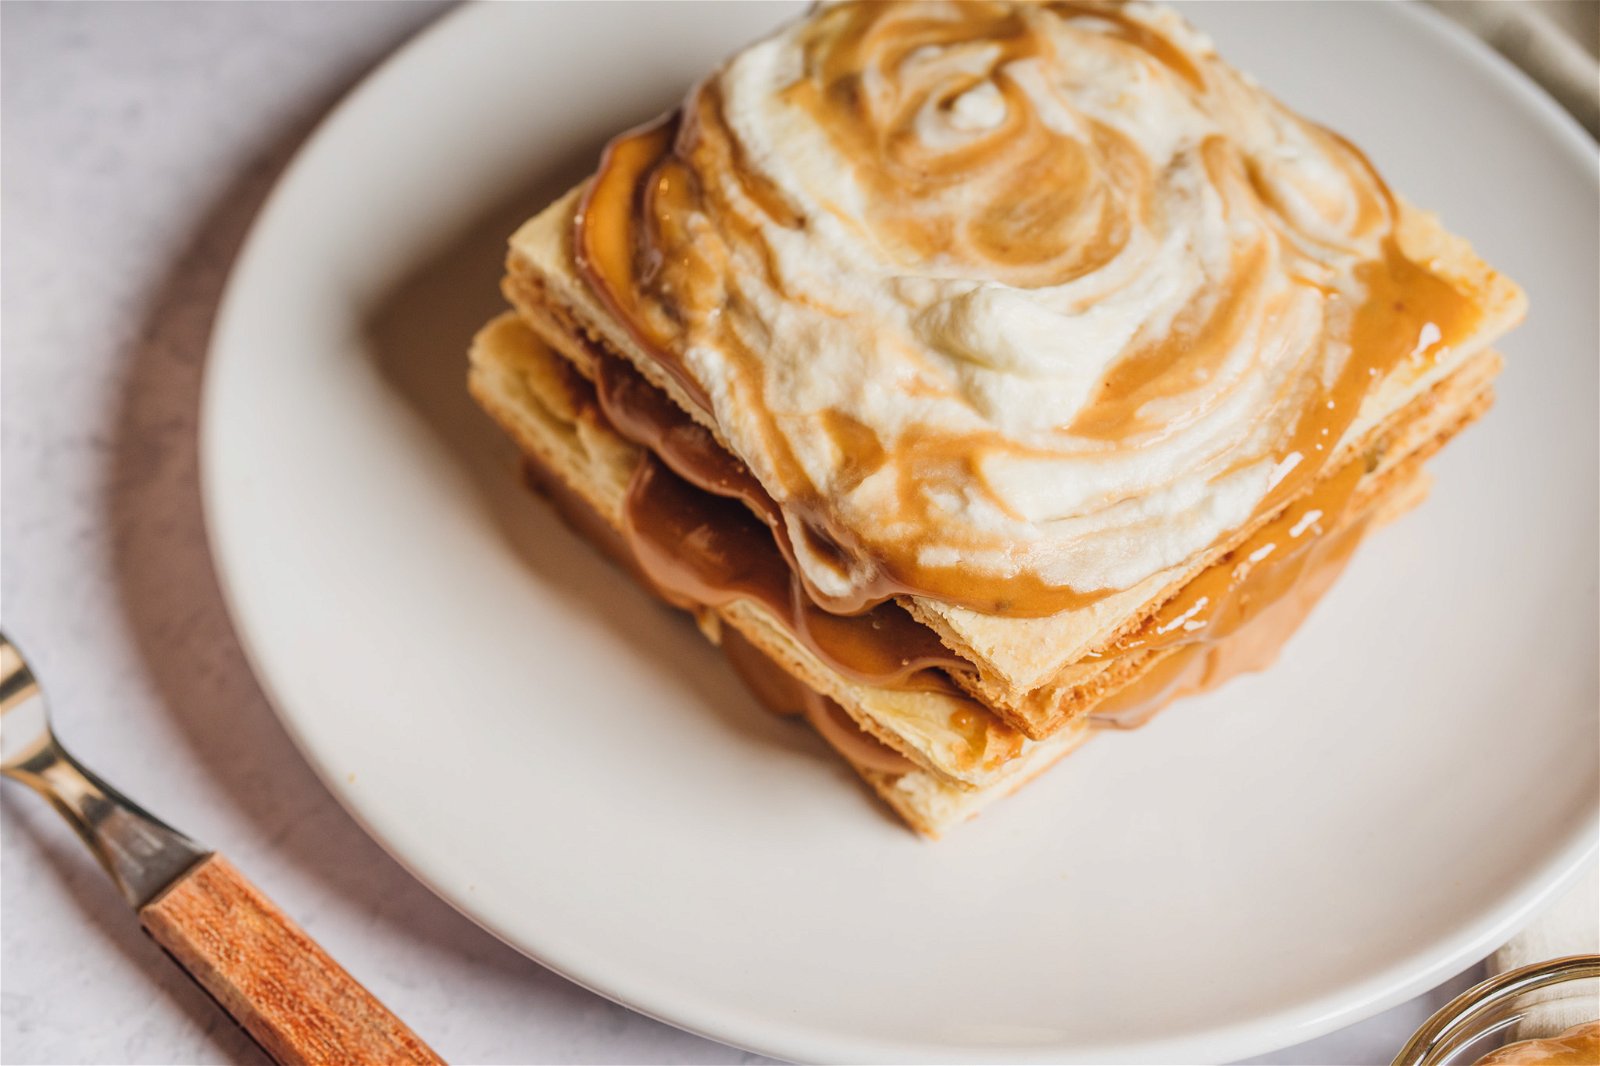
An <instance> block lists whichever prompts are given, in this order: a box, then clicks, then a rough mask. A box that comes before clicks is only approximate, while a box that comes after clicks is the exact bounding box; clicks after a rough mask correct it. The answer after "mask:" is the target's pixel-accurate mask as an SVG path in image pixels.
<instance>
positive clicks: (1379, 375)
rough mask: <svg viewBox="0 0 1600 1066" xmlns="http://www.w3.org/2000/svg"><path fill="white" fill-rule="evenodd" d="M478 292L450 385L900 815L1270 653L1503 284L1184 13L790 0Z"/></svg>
mask: <svg viewBox="0 0 1600 1066" xmlns="http://www.w3.org/2000/svg"><path fill="white" fill-rule="evenodd" d="M505 289H506V292H507V294H508V296H509V297H510V299H511V301H512V303H513V305H514V307H515V308H516V311H517V314H518V316H519V321H501V322H497V323H495V324H493V325H491V326H490V327H489V328H488V329H487V330H486V331H485V333H484V334H483V335H482V336H480V338H479V341H478V343H477V345H476V346H475V348H474V353H473V360H474V362H473V373H472V387H473V390H474V393H475V394H476V395H477V396H478V398H479V399H480V401H482V402H483V404H484V405H485V407H486V408H488V409H489V410H490V412H491V413H492V414H493V415H494V416H495V417H496V418H497V419H498V420H499V421H500V422H501V423H502V424H503V425H505V426H506V428H507V429H508V430H509V431H511V433H512V435H513V436H514V437H515V438H516V439H517V440H518V442H519V444H521V445H522V448H523V450H524V452H525V453H526V454H527V456H528V457H529V459H530V462H531V463H532V464H533V466H534V468H535V470H536V471H537V474H536V476H537V478H538V479H540V480H541V481H542V483H544V484H545V485H546V486H547V488H549V490H550V491H552V492H554V493H556V494H558V495H559V494H562V493H566V494H567V495H568V496H570V497H571V500H570V501H569V502H570V503H571V504H572V506H569V507H568V508H567V510H568V511H569V512H574V511H577V510H583V512H584V513H583V514H582V515H581V516H580V515H576V514H574V515H572V517H574V520H575V521H587V522H588V523H589V527H590V529H591V531H592V533H593V534H594V535H595V536H596V537H599V538H601V539H604V537H605V536H606V535H607V534H606V533H605V531H607V530H609V531H610V535H612V536H615V537H616V538H617V544H620V545H621V546H622V548H619V549H618V550H619V552H620V553H621V555H622V557H624V558H625V559H627V560H628V565H630V566H632V567H633V568H634V569H635V570H636V572H638V573H639V574H640V575H641V577H642V578H643V579H644V580H645V581H646V582H647V583H649V584H651V585H652V587H654V588H656V589H657V591H658V592H661V593H662V594H663V595H664V597H665V598H667V599H668V600H669V601H670V602H673V603H675V604H677V605H678V606H682V607H685V608H688V609H690V610H693V611H695V612H696V613H697V615H698V616H699V617H700V618H701V620H702V626H703V628H704V629H705V630H706V631H707V633H708V635H709V636H711V637H712V638H713V639H720V640H722V641H723V642H724V644H725V645H726V644H729V643H733V642H732V641H730V639H729V637H728V634H729V633H732V632H737V633H738V634H739V635H740V636H739V638H737V643H736V644H735V646H736V647H737V648H739V649H741V650H739V651H736V652H735V653H734V654H735V655H736V656H738V657H740V658H742V659H745V660H752V661H759V662H760V663H762V664H763V665H762V666H761V668H760V671H761V672H762V674H763V676H767V675H772V673H773V670H772V668H773V667H775V668H776V670H777V671H779V672H781V676H782V677H783V678H787V679H791V680H792V681H793V682H796V683H797V684H798V686H799V689H800V690H802V691H804V692H807V693H811V694H813V695H814V696H815V697H816V698H818V699H822V700H824V701H826V702H825V703H823V704H818V706H824V707H826V708H827V713H826V714H824V713H822V712H819V711H816V710H815V709H813V710H812V711H811V712H809V713H808V720H812V721H813V724H817V725H818V728H819V729H820V730H822V731H823V732H824V734H825V735H827V734H828V731H829V730H830V729H832V731H833V732H834V733H836V734H839V735H837V736H832V737H830V740H832V741H833V742H834V743H835V745H836V746H839V747H840V748H841V751H842V752H843V753H844V754H845V755H846V757H847V758H851V760H852V762H853V764H855V765H857V766H858V768H861V769H863V772H864V774H865V775H866V776H868V779H869V781H872V783H873V784H874V785H875V786H877V787H878V788H879V791H880V792H882V793H884V794H885V795H886V796H887V797H888V798H889V799H890V801H891V803H893V804H894V805H895V806H896V808H897V809H898V810H900V811H901V813H902V814H904V815H905V816H906V817H907V819H908V820H909V821H911V822H912V823H913V824H916V825H918V826H919V828H923V829H925V830H933V829H937V828H939V827H940V826H942V825H945V824H948V823H949V822H950V821H952V820H954V819H956V818H958V817H961V816H964V814H965V813H967V811H968V808H969V807H970V806H971V803H970V802H969V803H966V804H963V803H957V802H955V800H957V799H960V800H965V801H972V800H973V799H974V797H983V798H987V797H990V796H992V795H994V794H999V793H1003V792H1004V791H1005V790H1006V789H1008V788H1010V787H1014V786H1015V784H1016V783H1018V782H1019V781H1021V780H1024V779H1026V777H1027V776H1029V775H1031V773H1033V772H1036V770H1037V768H1038V767H1039V766H1042V765H1044V764H1045V763H1047V762H1048V761H1050V759H1051V758H1052V757H1053V756H1055V755H1059V754H1061V753H1062V752H1064V751H1065V750H1067V748H1069V747H1070V746H1071V745H1072V744H1075V743H1077V742H1078V740H1080V739H1081V737H1082V736H1084V735H1086V734H1087V732H1088V731H1089V729H1091V728H1092V727H1093V725H1094V724H1096V723H1097V722H1098V724H1102V725H1104V724H1119V723H1121V724H1126V723H1127V722H1129V721H1131V720H1137V719H1138V718H1139V717H1140V716H1141V715H1143V714H1145V713H1147V712H1148V710H1149V709H1150V708H1151V707H1153V706H1157V705H1159V704H1160V703H1161V702H1163V701H1164V700H1167V699H1170V698H1171V697H1172V696H1173V695H1174V694H1180V693H1182V692H1185V691H1189V690H1192V689H1194V688H1196V687H1200V686H1208V685H1211V684H1215V683H1216V682H1217V681H1219V680H1220V679H1221V678H1223V677H1225V676H1226V675H1227V674H1228V673H1230V672H1233V671H1236V670H1237V669H1242V668H1253V667H1254V666H1258V665H1260V664H1261V662H1263V661H1264V660H1266V659H1269V658H1270V656H1271V654H1272V651H1273V650H1274V649H1275V648H1276V646H1277V645H1278V644H1280V643H1281V641H1282V638H1283V637H1284V636H1286V635H1287V632H1288V631H1289V630H1292V628H1293V625H1294V623H1295V622H1296V621H1297V620H1298V615H1299V614H1303V611H1304V608H1305V606H1306V604H1308V603H1309V601H1310V600H1312V599H1314V598H1315V594H1316V593H1317V592H1320V590H1321V589H1322V588H1324V587H1325V586H1326V584H1327V583H1328V581H1330V580H1331V575H1332V574H1334V573H1336V572H1337V569H1338V566H1339V565H1340V564H1341V563H1342V561H1343V559H1344V558H1345V557H1346V556H1347V555H1348V553H1349V551H1350V550H1351V549H1352V548H1353V546H1354V545H1355V543H1356V542H1357V540H1358V539H1359V538H1360V536H1361V534H1362V531H1364V530H1365V529H1367V528H1370V526H1371V525H1372V524H1373V523H1374V521H1376V520H1378V519H1381V518H1384V517H1387V516H1388V515H1390V514H1392V513H1394V512H1395V511H1397V510H1399V509H1402V508H1403V507H1404V506H1406V505H1407V504H1409V503H1410V502H1412V501H1414V499H1415V498H1416V494H1417V486H1418V485H1419V483H1420V482H1419V475H1418V466H1419V464H1420V462H1421V461H1422V459H1424V458H1426V456H1427V455H1429V454H1431V453H1432V452H1433V451H1434V450H1436V449H1437V448H1438V447H1439V446H1440V445H1441V444H1442V443H1443V442H1444V441H1446V440H1447V439H1448V438H1449V437H1450V436H1451V435H1452V434H1453V433H1455V432H1456V431H1458V430H1459V429H1460V428H1461V427H1462V426H1463V425H1465V424H1466V423H1468V422H1470V421H1471V420H1472V419H1473V418H1475V417H1477V416H1478V415H1479V414H1480V413H1482V411H1483V410H1484V409H1485V408H1486V407H1487V405H1488V403H1489V402H1490V398H1491V393H1490V382H1491V379H1492V378H1493V376H1494V374H1495V372H1496V371H1497V369H1498V365H1499V362H1498V356H1497V355H1495V354H1494V353H1493V352H1492V351H1490V350H1489V344H1490V343H1491V342H1492V341H1493V339H1494V338H1495V337H1497V336H1498V335H1499V334H1501V333H1502V332H1504V330H1505V329H1507V328H1508V327H1509V326H1510V325H1512V324H1514V322H1515V321H1516V320H1517V319H1518V318H1519V317H1520V315H1521V313H1522V307H1523V301H1522V297H1521V294H1520V292H1519V291H1518V290H1517V288H1516V287H1515V286H1514V285H1513V284H1512V283H1511V282H1509V281H1507V280H1506V279H1504V278H1503V277H1501V276H1499V275H1497V274H1495V273H1494V272H1493V271H1492V270H1491V269H1490V268H1488V267H1487V266H1486V265H1485V264H1483V263H1482V262H1481V261H1480V260H1478V259H1477V258H1476V257H1475V256H1474V255H1473V254H1472V252H1471V249H1470V248H1469V247H1468V246H1467V245H1466V244H1465V243H1464V242H1463V241H1461V240H1460V239H1459V238H1456V237H1453V236H1451V235H1449V234H1448V233H1446V232H1445V231H1443V230H1442V229H1441V228H1440V226H1439V225H1438V223H1437V222H1436V221H1435V220H1434V219H1433V218H1432V217H1431V216H1428V215H1425V214H1422V213H1420V212H1418V211H1416V210H1414V209H1412V208H1411V207H1409V206H1408V205H1406V204H1405V203H1404V202H1403V201H1401V200H1399V199H1398V198H1397V197H1395V196H1394V195H1393V194H1391V193H1390V191H1389V190H1388V189H1387V187H1386V186H1385V185H1384V184H1383V182H1382V180H1381V179H1380V178H1379V177H1378V176H1377V174H1376V172H1375V171H1374V170H1373V169H1372V167H1371V165H1370V164H1369V163H1368V162H1367V160H1366V159H1365V158H1364V157H1363V156H1362V155H1361V154H1360V153H1359V152H1358V151H1357V150H1356V149H1355V148H1353V147H1352V146H1350V145H1349V144H1348V143H1347V142H1345V141H1343V140H1342V139H1340V138H1339V137H1338V136H1336V135H1334V134H1332V133H1330V132H1328V131H1326V130H1323V129H1322V128H1320V127H1318V126H1316V125H1314V124H1311V123H1309V122H1307V121H1305V120H1303V119H1301V118H1299V117H1297V116H1295V115H1294V114H1292V113H1291V112H1289V111H1288V110H1287V109H1285V108H1284V107H1283V106H1282V105H1280V104H1278V103H1277V102H1276V101H1274V100H1273V99H1272V98H1271V97H1269V96H1267V95H1266V94H1265V93H1264V92H1263V91H1262V90H1261V89H1259V88H1258V87H1257V86H1256V85H1255V84H1254V83H1253V82H1251V81H1250V80H1249V79H1248V78H1246V77H1245V76H1243V75H1241V74H1239V73H1238V72H1236V71H1234V70H1233V69H1232V68H1230V67H1228V66H1227V65H1226V64H1225V63H1224V62H1223V61H1222V60H1221V59H1220V58H1219V57H1218V56H1217V54H1216V53H1215V51H1214V50H1213V48H1212V46H1211V45H1210V42H1209V41H1208V40H1207V39H1206V38H1205V37H1204V36H1202V35H1201V34H1200V33H1198V32H1197V31H1196V30H1195V29H1193V28H1192V27H1190V26H1189V25H1188V24H1187V23H1185V22H1184V21H1183V20H1182V19H1180V18H1179V17H1178V16H1177V15H1175V14H1173V13H1171V12H1169V11H1167V10H1165V9H1162V8H1159V7H1155V6H1150V5H1143V4H1128V5H1112V4H1088V3H1061V4H990V3H979V2H967V3H955V4H948V5H945V4H927V5H924V4H897V5H885V4H840V5H830V6H826V7H821V8H819V9H817V10H815V11H813V12H812V13H811V14H810V15H809V16H808V17H806V18H804V19H802V20H800V21H799V22H797V23H795V24H793V25H791V26H789V27H787V28H785V29H784V30H782V31H780V32H779V33H777V34H776V35H774V36H773V37H771V38H768V39H767V40H765V41H762V42H759V43H758V44H756V45H753V46H751V47H750V48H747V49H746V50H744V51H743V52H741V53H739V54H738V55H737V56H735V57H734V58H733V59H732V60H730V61H729V62H728V63H727V64H726V65H724V67H723V68H722V69H721V70H720V71H718V72H717V73H716V74H714V75H713V76H712V77H711V78H709V79H708V80H707V81H705V82H704V83H702V84H701V85H700V86H698V87H697V88H696V89H695V90H694V91H693V92H691V94H690V95H689V97H688V99H687V100H686V101H685V102H684V104H683V105H682V107H681V108H679V109H678V110H677V111H675V112H673V113H671V114H669V115H668V116H666V117H665V118H663V119H661V120H659V121H657V122H655V123H652V124H650V125H648V126H645V127H643V128H641V129H639V130H636V131H633V132H631V133H627V134H624V135H622V136H621V137H619V138H618V139H617V140H615V141H614V142H612V144H611V145H610V146H609V147H608V149H607V150H606V153H605V155H604V157H603V158H602V160H601V164H600V169H599V171H598V173H597V174H596V175H595V176H594V177H593V178H591V179H590V180H589V181H587V182H585V183H584V184H583V185H582V186H580V187H579V188H577V189H575V190H573V191H572V192H570V193H569V194H568V195H567V196H565V197H563V198H562V199H561V200H559V201H557V202H556V203H555V204H553V205H551V206H550V207H549V208H547V209H546V210H545V211H543V212H542V213H541V214H539V215H538V216H537V217H535V218H534V219H532V220H531V221H529V222H528V223H527V224H526V225H524V226H523V227H522V228H521V229H520V230H519V231H518V232H517V233H516V234H515V235H514V236H513V238H512V240H511V250H510V256H509V259H508V276H507V279H506V284H505ZM530 330H531V333H530V332H529V331H530ZM535 334H536V335H537V337H538V338H539V340H537V341H536V340H535V339H534V335H535ZM540 341H542V342H543V343H540ZM580 502H581V503H582V504H583V508H578V507H577V504H578V503H580ZM622 549H626V550H622ZM758 557H759V559H760V562H759V563H758V562H755V561H754V560H756V559H757V558H758ZM1252 649H1254V650H1252ZM753 669H754V668H749V667H747V670H746V672H747V673H752V671H753ZM768 687H769V688H776V687H781V686H777V685H776V679H775V678H774V684H773V685H770V686H768ZM778 702H780V703H781V702H783V701H782V700H779V701H778ZM791 702H793V701H791ZM846 726H849V727H852V728H853V729H854V730H855V733H854V734H851V733H849V732H848V730H847V729H846V728H845V727H846ZM857 741H862V743H863V744H864V742H865V741H870V742H871V743H872V744H874V745H876V746H877V748H872V749H869V748H867V747H865V746H862V745H857V747H856V749H855V756H854V757H853V756H852V754H851V752H850V751H846V750H845V748H847V747H849V746H850V745H853V744H857ZM879 748H881V749H882V752H878V751H877V749H879ZM868 750H872V751H874V753H875V754H879V755H882V753H883V752H886V753H888V754H887V755H883V757H882V758H879V759H878V760H877V765H878V769H877V770H868V769H867V768H866V767H865V766H864V763H863V761H862V760H863V759H866V761H872V760H871V759H868V758H867V757H866V756H865V755H863V754H862V753H863V752H865V751H868ZM889 756H893V757H894V758H897V759H899V760H901V762H899V763H896V762H894V761H893V759H891V758H889ZM890 766H899V767H900V770H901V772H900V773H899V774H898V775H894V774H891V773H890V772H889V770H888V769H886V768H887V767H890ZM873 774H876V775H877V777H874V776H872V775H873ZM923 779H926V781H924V780H923ZM941 789H943V790H948V791H949V795H948V796H946V795H945V793H943V792H940V791H939V790H941ZM896 791H898V792H899V793H901V794H902V796H901V799H902V801H900V802H897V800H896V797H895V795H893V794H892V793H895V792H896ZM911 794H915V795H916V796H917V797H918V798H917V799H916V801H915V802H909V801H903V800H904V796H905V795H911ZM947 799H948V800H949V802H946V800H947Z"/></svg>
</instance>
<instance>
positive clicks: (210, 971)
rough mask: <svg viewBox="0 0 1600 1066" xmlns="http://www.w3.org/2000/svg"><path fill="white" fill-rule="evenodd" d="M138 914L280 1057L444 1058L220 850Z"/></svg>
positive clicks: (347, 1064)
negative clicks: (240, 871)
mask: <svg viewBox="0 0 1600 1066" xmlns="http://www.w3.org/2000/svg"><path fill="white" fill-rule="evenodd" d="M139 919H140V921H141V922H143V923H144V927H145V930H146V931H147V932H149V934H150V935H151V936H152V937H153V938H154V939H155V941H156V943H158V944H160V945H161V946H162V947H163V948H166V949H167V951H168V953H170V954H171V955H172V957H173V958H174V959H177V960H178V964H179V965H180V966H182V967H183V968H184V969H185V970H188V971H189V973H190V975H191V976H193V977H194V979H195V980H196V981H198V982H200V985H201V987H203V988H204V989H205V990H206V991H207V992H210V993H211V995H212V996H213V997H214V998H215V999H216V1001H217V1002H218V1003H220V1004H222V1006H223V1008H224V1009H225V1010H226V1011H227V1012H228V1013H229V1014H231V1015H233V1017H234V1020H235V1021H237V1022H238V1023H239V1024H240V1025H242V1026H244V1028H245V1031H246V1032H248V1033H249V1034H250V1035H251V1036H252V1037H254V1038H255V1040H256V1043H258V1044H260V1045H261V1047H262V1050H264V1051H265V1052H266V1053H267V1054H268V1055H270V1056H272V1058H273V1060H274V1061H275V1062H279V1063H284V1064H285V1066H301V1064H305V1066H333V1064H336V1066H358V1064H368V1063H370V1064H373V1066H380V1064H381V1066H399V1064H402V1063H440V1064H442V1063H443V1062H444V1060H443V1059H441V1058H440V1057H439V1056H438V1055H436V1054H434V1052H433V1049H431V1048H430V1047H428V1045H427V1044H425V1043H423V1042H422V1039H421V1037H419V1036H417V1034H415V1033H413V1032H412V1031H411V1030H410V1029H408V1028H406V1025H405V1023H404V1022H402V1021H401V1020H400V1019H399V1018H396V1017H395V1016H394V1015H393V1014H391V1013H389V1010H388V1008H387V1007H385V1006H384V1005H383V1004H382V1003H379V1002H378V1000H377V999H376V998H375V997H374V996H373V995H372V993H371V992H368V991H367V990H366V989H365V988H363V987H362V986H361V983H360V982H359V981H357V980H356V979H355V978H354V977H351V976H350V975H349V974H348V973H346V972H345V970H344V967H342V966H340V965H339V964H338V963H336V962H334V961H333V959H332V958H330V957H329V955H328V953H327V952H325V951H323V950H322V948H321V947H319V946H318V945H317V942H316V941H314V940H312V939H311V938H310V937H309V936H307V935H306V934H305V931H304V930H302V929H301V928H300V927H299V926H298V925H296V924H294V922H292V921H290V919H289V918H288V916H287V915H285V914H284V913H283V912H282V911H280V910H279V909H278V908H277V907H276V906H275V905H274V904H273V902H272V901H271V900H270V899H268V898H267V897H266V896H264V895H262V894H261V892H260V890H259V889H257V888H256V886H254V885H252V884H251V883H250V882H249V881H247V880H245V878H244V875H243V874H241V873H239V871H238V870H236V869H234V868H233V864H232V863H230V862H229V861H228V860H227V859H224V858H223V857H222V856H221V855H211V856H208V857H207V858H205V859H204V860H202V861H201V862H200V863H199V864H197V865H196V866H195V867H194V869H192V870H190V871H189V872H188V873H186V874H184V875H183V877H182V878H180V879H179V880H178V881H176V882H174V883H173V884H172V886H171V887H170V888H168V889H167V890H166V891H165V892H163V893H162V894H161V895H160V896H158V897H156V898H155V899H154V900H152V901H151V902H149V903H147V904H145V906H144V907H143V908H142V909H141V910H140V911H139Z"/></svg>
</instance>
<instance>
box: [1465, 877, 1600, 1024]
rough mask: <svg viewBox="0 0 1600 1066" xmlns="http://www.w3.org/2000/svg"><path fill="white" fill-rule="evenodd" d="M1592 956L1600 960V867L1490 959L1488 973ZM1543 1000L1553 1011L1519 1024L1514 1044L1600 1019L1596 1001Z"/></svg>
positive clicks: (1552, 997)
mask: <svg viewBox="0 0 1600 1066" xmlns="http://www.w3.org/2000/svg"><path fill="white" fill-rule="evenodd" d="M1595 954H1600V865H1596V864H1591V865H1590V867H1589V872H1588V873H1587V874H1586V875H1585V876H1583V877H1581V878H1579V879H1578V883H1577V884H1576V885H1573V886H1572V889H1571V890H1570V891H1569V892H1567V894H1566V895H1565V896H1562V897H1561V898H1560V899H1558V900H1556V902H1555V903H1554V904H1552V905H1551V906H1550V908H1549V909H1548V910H1546V911H1544V912H1543V913H1542V914H1540V915H1539V917H1537V918H1535V919H1534V920H1533V921H1532V922H1531V923H1530V924H1529V925H1528V926H1527V928H1525V929H1523V930H1522V932H1520V933H1518V934H1517V935H1516V936H1514V937H1512V938H1511V939H1510V940H1509V941H1508V942H1507V943H1506V945H1505V946H1504V947H1502V948H1501V949H1500V950H1499V951H1497V952H1495V953H1494V954H1493V955H1492V956H1490V957H1489V970H1490V972H1492V973H1505V972H1506V971H1507V970H1515V969H1516V968H1517V967H1519V966H1527V965H1530V964H1531V963H1535V962H1545V961H1547V960H1549V959H1556V958H1560V957H1561V956H1563V955H1595ZM1551 992H1552V993H1554V992H1556V990H1555V989H1552V990H1551ZM1544 998H1545V999H1549V1000H1551V1001H1552V1002H1551V1005H1550V1006H1549V1007H1547V1008H1542V1009H1540V1010H1539V1011H1538V1012H1536V1013H1534V1014H1532V1015H1530V1016H1528V1017H1527V1018H1526V1019H1525V1020H1524V1021H1523V1022H1521V1023H1519V1024H1518V1025H1517V1029H1516V1033H1515V1036H1516V1039H1518V1040H1528V1039H1532V1038H1536V1037H1546V1036H1554V1035H1555V1034H1556V1033H1558V1032H1560V1031H1561V1030H1563V1029H1569V1028H1571V1027H1572V1026H1574V1025H1577V1024H1578V1023H1580V1022H1592V1021H1594V1020H1595V1019H1596V1017H1600V999H1589V998H1585V997H1572V996H1570V995H1568V996H1567V998H1559V996H1557V995H1547V996H1545V997H1544Z"/></svg>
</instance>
